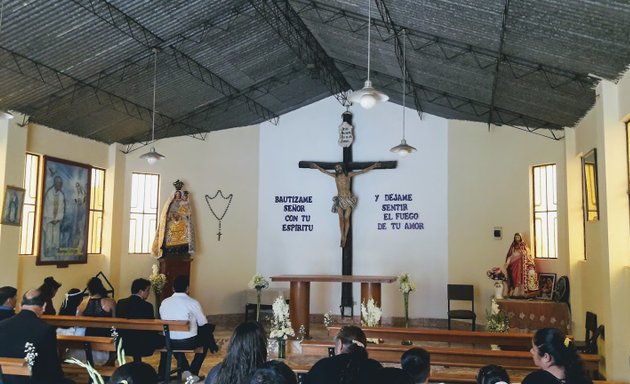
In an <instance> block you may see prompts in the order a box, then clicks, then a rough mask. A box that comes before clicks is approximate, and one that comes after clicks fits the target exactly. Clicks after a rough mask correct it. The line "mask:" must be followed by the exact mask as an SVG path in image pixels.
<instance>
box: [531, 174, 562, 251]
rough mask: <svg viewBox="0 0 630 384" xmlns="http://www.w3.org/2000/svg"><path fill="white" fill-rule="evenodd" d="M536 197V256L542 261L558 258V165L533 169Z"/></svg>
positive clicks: (533, 184) (534, 205)
mask: <svg viewBox="0 0 630 384" xmlns="http://www.w3.org/2000/svg"><path fill="white" fill-rule="evenodd" d="M532 174H533V175H532V176H533V178H532V186H533V191H534V193H533V195H534V196H533V197H534V204H533V207H534V255H535V256H536V258H541V259H557V258H558V200H557V185H556V165H555V164H547V165H539V166H535V167H533V168H532Z"/></svg>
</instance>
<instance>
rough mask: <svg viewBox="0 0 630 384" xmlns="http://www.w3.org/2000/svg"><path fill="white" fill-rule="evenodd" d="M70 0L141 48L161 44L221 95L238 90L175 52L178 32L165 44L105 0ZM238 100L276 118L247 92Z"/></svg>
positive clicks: (208, 70)
mask: <svg viewBox="0 0 630 384" xmlns="http://www.w3.org/2000/svg"><path fill="white" fill-rule="evenodd" d="M72 1H73V2H74V3H76V4H77V5H79V6H81V7H82V8H84V9H86V10H87V11H89V12H91V13H92V14H94V15H95V16H96V17H98V18H99V19H101V20H103V21H104V22H106V23H107V24H109V25H111V26H112V27H114V28H116V29H117V30H119V31H120V32H122V33H124V34H125V35H127V36H129V37H131V38H132V39H134V40H135V41H137V42H138V43H140V44H141V45H143V46H144V47H145V48H147V49H152V48H155V47H161V48H162V51H163V52H164V53H165V54H167V55H170V56H172V57H173V58H174V59H175V64H176V65H177V67H178V68H179V69H181V70H183V71H184V72H187V73H188V74H190V75H191V76H193V77H195V78H196V79H197V80H200V81H201V82H203V83H205V84H207V85H209V86H210V87H212V88H214V89H215V90H217V91H218V92H220V93H221V94H223V95H224V96H227V97H231V96H232V95H233V94H236V93H239V90H238V89H237V88H236V87H234V86H232V85H231V84H230V83H228V82H227V81H226V80H224V79H223V78H221V77H220V76H219V75H217V74H215V73H214V72H212V71H211V70H210V69H208V68H207V67H205V66H204V65H202V64H201V63H199V62H197V61H196V60H194V59H193V58H192V57H190V56H188V55H186V54H185V53H184V52H181V51H179V50H178V49H177V48H176V47H175V45H176V44H177V43H178V42H181V40H182V38H183V37H182V35H179V36H178V37H177V38H176V40H175V41H174V42H172V43H170V44H169V45H166V44H167V43H168V42H167V41H166V40H165V39H163V38H161V37H160V36H158V35H157V34H155V33H153V32H152V31H150V30H149V29H148V28H146V27H144V26H143V25H142V24H140V23H139V22H137V21H136V20H134V19H133V18H132V17H130V16H128V15H127V14H125V13H124V12H122V11H121V10H119V9H118V8H117V7H115V6H114V5H112V4H110V3H108V2H107V1H105V0H72ZM238 14H239V13H238V12H234V13H233V14H232V15H238ZM203 31H204V29H201V30H197V33H203ZM239 99H240V100H241V101H243V102H244V103H245V104H246V105H247V106H248V108H251V109H250V110H251V111H252V112H254V113H256V114H258V115H259V116H260V117H261V118H263V119H265V120H274V119H276V118H278V115H277V114H276V113H274V112H273V111H271V110H269V109H268V108H267V107H265V106H263V105H261V104H260V103H258V102H256V101H254V100H252V99H251V98H249V97H248V96H247V95H240V97H239Z"/></svg>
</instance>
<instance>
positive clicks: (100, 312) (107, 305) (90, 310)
mask: <svg viewBox="0 0 630 384" xmlns="http://www.w3.org/2000/svg"><path fill="white" fill-rule="evenodd" d="M87 290H88V292H89V293H90V296H88V297H86V298H85V299H84V300H83V302H81V304H80V305H79V308H78V309H77V315H78V316H92V317H114V316H115V312H116V302H115V301H114V299H111V298H109V297H107V289H105V286H104V285H103V282H102V281H101V279H99V278H98V277H93V278H91V279H90V280H89V281H88V284H87ZM110 333H111V331H110V330H109V329H105V328H88V329H86V331H85V335H86V336H110Z"/></svg>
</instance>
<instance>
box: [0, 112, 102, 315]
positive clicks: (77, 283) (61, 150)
mask: <svg viewBox="0 0 630 384" xmlns="http://www.w3.org/2000/svg"><path fill="white" fill-rule="evenodd" d="M25 129H26V128H25ZM25 150H26V151H27V152H31V153H34V154H39V155H48V156H53V157H57V158H61V159H66V160H71V161H76V162H79V163H84V164H89V165H92V166H95V167H101V168H105V169H107V168H108V167H109V158H108V152H109V146H108V145H106V144H103V143H99V142H96V141H92V140H86V139H82V138H80V137H78V136H74V135H70V134H67V133H63V132H61V131H56V130H53V129H50V128H47V127H44V126H41V125H38V124H29V125H28V136H27V141H26V148H25ZM25 150H24V149H22V150H21V151H20V152H21V153H17V154H16V155H15V157H16V159H17V158H21V159H22V163H23V162H24V157H25V153H24V152H25ZM40 166H43V162H42V163H40ZM21 168H22V170H21V172H22V174H23V173H24V165H23V164H22V167H21ZM107 177H108V175H106V178H107ZM105 182H106V183H107V182H108V180H107V179H106V181H105ZM110 215H111V211H109V212H108V211H107V210H105V216H106V219H105V220H106V222H107V221H110V222H111V217H110ZM18 237H19V235H18ZM110 241H111V234H107V233H105V232H104V233H103V244H108V243H109V242H110ZM3 243H4V241H3ZM105 249H107V248H105ZM109 256H110V254H109V252H106V253H104V254H102V255H88V263H87V264H70V265H69V266H68V267H67V268H57V267H55V266H48V265H47V266H36V265H35V256H19V257H18V256H17V250H16V253H14V254H12V255H10V257H14V258H17V260H19V274H18V288H19V290H20V292H24V290H27V289H30V288H37V287H38V286H39V285H40V284H41V283H42V282H43V280H44V278H45V277H46V276H54V277H55V279H56V280H57V281H59V282H60V283H62V284H63V286H62V287H61V288H60V291H59V293H58V294H57V296H56V297H55V299H54V304H55V308H56V309H57V310H59V307H60V306H61V302H62V301H63V293H65V292H66V291H67V290H68V289H70V288H80V289H83V288H85V286H86V283H87V280H88V278H89V277H91V276H94V275H96V274H97V273H98V272H99V271H103V272H104V273H105V274H106V275H107V276H108V277H109V276H110V274H109Z"/></svg>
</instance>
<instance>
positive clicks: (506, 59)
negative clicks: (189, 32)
mask: <svg viewBox="0 0 630 384" xmlns="http://www.w3.org/2000/svg"><path fill="white" fill-rule="evenodd" d="M291 1H292V3H294V4H299V5H301V7H300V8H298V9H297V10H296V12H297V13H298V14H299V15H300V17H302V18H304V19H307V20H312V21H314V22H318V23H321V24H325V25H329V26H332V27H335V28H338V29H340V30H343V31H346V32H351V33H357V32H359V31H361V30H362V29H363V28H366V27H367V23H365V19H366V16H365V15H362V14H359V13H355V12H351V11H348V10H344V9H340V8H337V7H333V6H330V5H328V4H324V3H320V2H318V1H316V0H291ZM372 25H374V26H375V27H376V30H377V32H378V33H379V34H380V38H381V40H382V41H384V42H389V41H390V40H392V39H393V38H394V37H395V34H394V33H388V34H387V33H386V34H383V33H382V30H386V31H387V30H388V29H389V28H390V27H389V26H388V25H387V24H386V23H385V22H384V21H383V20H376V19H374V20H372ZM399 27H400V28H404V29H405V30H406V31H407V34H408V36H409V41H410V42H412V43H413V40H414V39H415V40H416V41H418V42H420V43H416V44H415V45H413V50H414V51H416V52H423V51H425V54H427V53H426V50H427V49H428V48H431V47H434V46H437V47H438V48H439V49H438V52H439V56H438V57H439V58H441V59H444V60H447V61H453V60H457V59H458V58H460V57H465V56H470V57H471V58H472V59H473V61H474V62H475V63H476V64H477V66H478V67H479V68H480V69H482V70H490V69H493V67H494V64H495V63H496V58H497V57H500V58H501V63H503V64H506V65H507V66H508V67H509V68H510V73H511V75H512V76H513V77H514V79H516V80H521V79H525V78H527V77H528V76H530V75H533V74H541V75H542V77H543V79H544V81H545V83H546V84H547V86H549V87H550V88H551V89H554V90H555V89H557V90H560V91H563V92H567V91H568V89H567V88H568V86H571V87H572V88H575V89H578V90H579V92H593V91H592V89H593V87H594V86H595V85H596V84H597V82H598V81H599V80H598V79H596V78H594V77H592V76H590V75H588V74H582V73H577V72H573V71H569V70H566V69H562V68H557V67H553V66H550V65H546V64H541V63H537V62H534V61H531V60H528V59H524V58H522V57H517V56H514V55H508V54H505V53H501V55H500V56H499V52H497V51H495V50H491V49H487V48H483V47H478V46H474V45H471V44H467V43H463V42H460V41H457V40H453V39H448V38H444V37H441V36H438V35H433V34H430V33H426V32H421V31H418V30H414V29H412V28H407V27H406V26H402V25H400V26H399Z"/></svg>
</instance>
